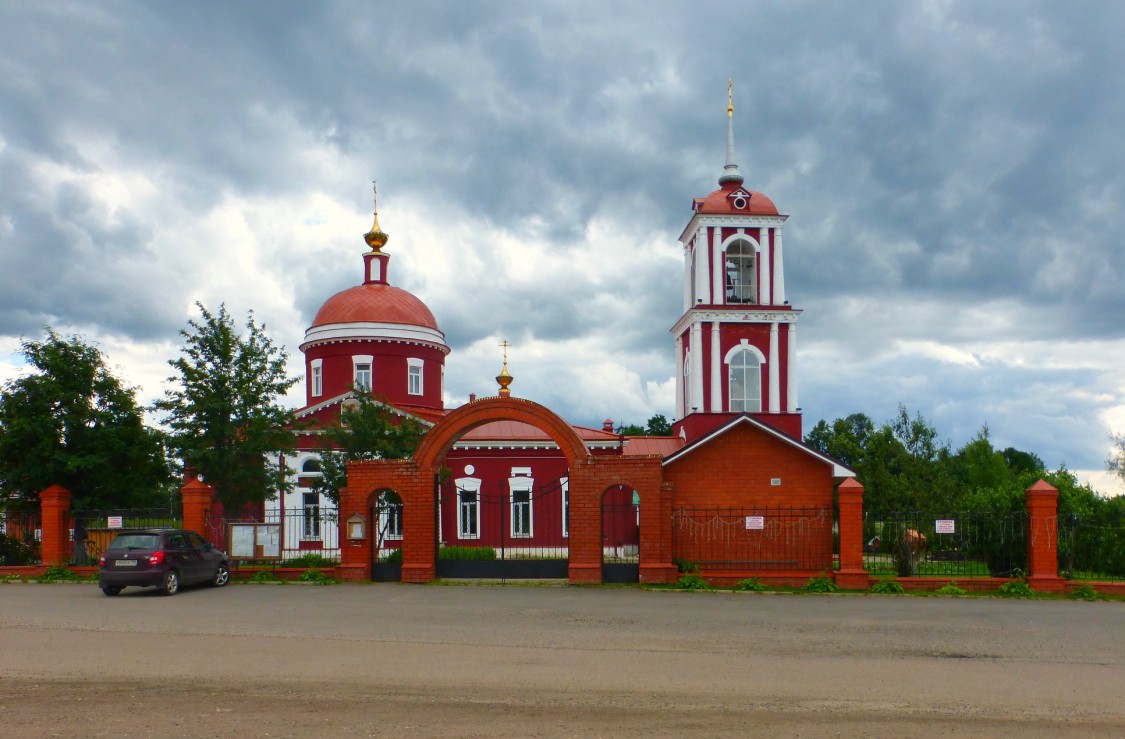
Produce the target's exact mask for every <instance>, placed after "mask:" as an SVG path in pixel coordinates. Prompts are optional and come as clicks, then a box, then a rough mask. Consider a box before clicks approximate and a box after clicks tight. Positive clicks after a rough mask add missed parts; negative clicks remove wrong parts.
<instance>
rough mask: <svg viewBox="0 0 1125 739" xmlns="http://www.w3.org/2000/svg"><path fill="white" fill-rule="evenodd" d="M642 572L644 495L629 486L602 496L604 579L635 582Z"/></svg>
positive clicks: (606, 492)
mask: <svg viewBox="0 0 1125 739" xmlns="http://www.w3.org/2000/svg"><path fill="white" fill-rule="evenodd" d="M640 573H641V498H640V495H639V494H638V493H637V491H636V490H634V489H633V488H632V487H631V486H629V485H614V486H613V487H611V488H609V489H608V490H606V491H605V493H604V495H603V496H602V582H606V583H634V582H639V581H640Z"/></svg>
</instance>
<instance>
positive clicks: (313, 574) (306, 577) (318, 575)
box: [297, 570, 335, 585]
mask: <svg viewBox="0 0 1125 739" xmlns="http://www.w3.org/2000/svg"><path fill="white" fill-rule="evenodd" d="M297 580H298V581H299V582H312V583H316V584H318V585H328V584H329V583H333V582H335V580H333V579H332V578H330V577H328V576H327V575H325V574H324V573H323V572H321V571H320V570H306V571H305V572H302V573H301V576H300V577H298V578H297Z"/></svg>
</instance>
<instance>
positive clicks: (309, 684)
mask: <svg viewBox="0 0 1125 739" xmlns="http://www.w3.org/2000/svg"><path fill="white" fill-rule="evenodd" d="M922 733H925V734H930V735H934V734H936V735H938V736H1017V735H1018V736H1021V737H1028V736H1032V737H1034V736H1059V735H1067V736H1121V735H1125V604H1123V603H1120V602H1115V603H1104V602H1097V603H1086V602H1074V601H1030V600H1028V601H1012V600H1003V599H958V598H919V597H906V596H874V595H868V596H856V595H844V596H841V595H833V596H811V595H800V596H793V595H771V594H750V593H746V594H743V593H738V594H734V593H682V592H668V591H659V592H657V591H642V590H637V589H628V588H605V589H601V588H580V587H576V588H571V587H511V586H509V587H493V586H448V587H442V586H416V585H414V586H412V585H396V584H380V585H341V586H333V587H307V586H297V585H285V586H262V585H232V586H230V587H227V588H224V589H221V590H213V589H208V588H203V589H188V590H185V591H183V592H181V593H180V594H179V595H177V596H175V597H172V598H167V597H160V596H157V595H155V594H153V593H151V592H148V591H129V590H127V591H126V592H125V593H124V594H123V595H121V596H119V597H117V598H106V597H104V596H103V595H102V594H101V592H100V591H99V590H98V589H97V588H96V587H93V586H91V585H74V584H57V585H23V584H3V585H0V735H2V736H5V737H24V736H27V737H41V736H113V737H123V736H235V735H238V736H321V735H327V734H334V735H338V736H380V735H400V736H623V735H629V736H631V735H641V734H643V735H655V736H716V735H728V736H730V735H739V736H746V735H760V736H766V735H768V736H896V737H898V736H910V735H918V734H922Z"/></svg>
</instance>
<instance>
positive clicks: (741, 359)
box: [729, 349, 762, 413]
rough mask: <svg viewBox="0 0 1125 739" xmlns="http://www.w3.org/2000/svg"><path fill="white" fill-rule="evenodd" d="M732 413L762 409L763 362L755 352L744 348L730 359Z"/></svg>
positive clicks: (752, 411) (756, 411)
mask: <svg viewBox="0 0 1125 739" xmlns="http://www.w3.org/2000/svg"><path fill="white" fill-rule="evenodd" d="M729 362H730V370H729V379H730V383H729V393H730V407H729V410H730V412H731V413H744V412H745V413H758V412H760V411H761V410H762V364H761V361H760V360H759V359H758V357H757V356H756V355H755V354H754V352H752V351H750V350H749V349H743V350H741V351H738V352H735V353H734V355H733V356H731V357H730V359H729Z"/></svg>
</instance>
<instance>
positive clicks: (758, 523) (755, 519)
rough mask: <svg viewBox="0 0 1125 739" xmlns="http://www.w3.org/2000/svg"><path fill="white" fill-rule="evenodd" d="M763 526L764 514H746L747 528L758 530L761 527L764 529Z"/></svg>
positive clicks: (764, 523) (764, 522)
mask: <svg viewBox="0 0 1125 739" xmlns="http://www.w3.org/2000/svg"><path fill="white" fill-rule="evenodd" d="M765 527H766V517H765V516H747V517H746V528H747V530H750V531H755V530H757V531H760V530H761V529H764V528H765Z"/></svg>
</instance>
